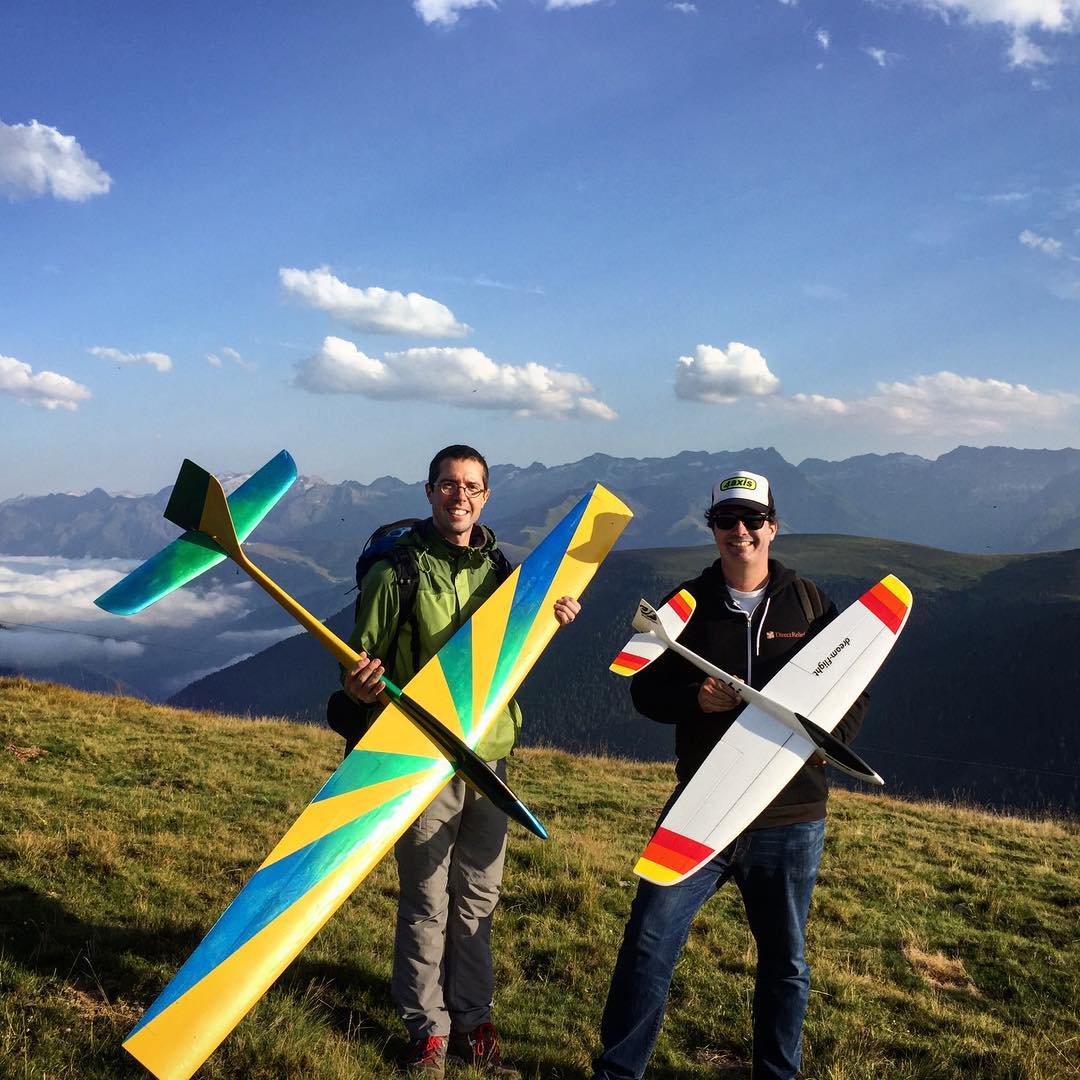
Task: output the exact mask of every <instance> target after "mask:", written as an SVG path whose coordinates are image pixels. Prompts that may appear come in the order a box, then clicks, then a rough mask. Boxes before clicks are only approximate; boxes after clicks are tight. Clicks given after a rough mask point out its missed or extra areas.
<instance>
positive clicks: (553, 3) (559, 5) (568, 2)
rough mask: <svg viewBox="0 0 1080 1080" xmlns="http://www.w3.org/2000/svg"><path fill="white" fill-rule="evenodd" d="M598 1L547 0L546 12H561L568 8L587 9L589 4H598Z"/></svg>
mask: <svg viewBox="0 0 1080 1080" xmlns="http://www.w3.org/2000/svg"><path fill="white" fill-rule="evenodd" d="M599 2H600V0H547V9H548V11H561V10H566V9H568V8H579V7H588V6H589V5H590V4H598V3H599Z"/></svg>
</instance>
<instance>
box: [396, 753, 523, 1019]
mask: <svg viewBox="0 0 1080 1080" xmlns="http://www.w3.org/2000/svg"><path fill="white" fill-rule="evenodd" d="M492 764H493V767H494V769H495V771H496V772H497V773H498V774H499V776H500V777H502V778H503V779H504V780H505V779H506V761H505V760H502V761H499V762H494V763H492ZM506 822H507V818H506V815H505V814H504V813H503V812H502V811H501V810H499V809H497V808H496V807H495V806H493V805H492V804H491V803H490V802H489V801H488V800H487V799H485V798H484V797H483V796H481V795H477V794H476V792H475V791H473V790H472V788H469V787H466V785H465V783H464V782H463V781H462V780H460V779H459V778H457V777H455V778H454V779H453V780H451V781H450V783H449V784H447V785H446V787H445V788H443V790H442V791H441V792H439V794H438V795H437V796H436V797H435V798H434V799H433V800H432V802H431V804H430V805H429V806H428V808H427V809H426V810H425V811H424V812H423V813H422V814H421V815H420V817H418V818H417V819H416V821H415V822H414V823H413V824H412V825H411V826H410V827H409V829H408V830H407V831H406V832H405V833H404V834H403V835H402V837H401V839H400V840H398V842H397V844H396V846H395V847H394V855H395V856H396V858H397V864H398V880H399V883H400V886H401V891H400V893H399V896H398V915H397V929H396V932H395V936H394V973H393V977H392V979H391V982H390V993H391V996H392V997H393V999H394V1004H395V1005H396V1006H397V1009H398V1012H399V1013H400V1015H401V1018H402V1020H403V1021H404V1022H405V1027H406V1029H407V1030H408V1032H409V1036H410V1038H413V1039H416V1038H421V1037H425V1036H428V1035H447V1034H449V1032H450V1028H451V1026H453V1027H454V1029H455V1030H461V1031H472V1030H473V1029H474V1028H475V1027H477V1026H478V1025H480V1024H483V1023H487V1022H488V1021H489V1020H490V1019H491V1000H492V997H493V995H494V991H495V978H494V974H493V972H492V964H491V917H492V914H493V913H494V911H495V905H496V904H497V903H498V900H499V886H500V885H501V883H502V873H503V859H504V857H505V855H506Z"/></svg>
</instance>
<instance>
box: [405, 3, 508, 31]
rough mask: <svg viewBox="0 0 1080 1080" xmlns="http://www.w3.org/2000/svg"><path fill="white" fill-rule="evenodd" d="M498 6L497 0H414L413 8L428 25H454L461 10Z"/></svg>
mask: <svg viewBox="0 0 1080 1080" xmlns="http://www.w3.org/2000/svg"><path fill="white" fill-rule="evenodd" d="M475 7H489V8H497V7H498V5H497V4H496V3H495V0H413V10H414V11H415V12H416V14H417V15H419V16H420V18H421V19H423V20H424V22H425V23H427V25H428V26H432V25H438V26H453V25H454V23H456V22H457V21H458V12H459V11H468V9H469V8H475Z"/></svg>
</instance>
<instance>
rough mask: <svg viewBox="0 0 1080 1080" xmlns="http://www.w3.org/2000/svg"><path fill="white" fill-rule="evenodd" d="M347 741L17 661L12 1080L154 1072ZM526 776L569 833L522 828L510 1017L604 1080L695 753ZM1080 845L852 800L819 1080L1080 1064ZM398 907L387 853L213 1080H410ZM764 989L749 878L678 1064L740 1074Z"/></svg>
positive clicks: (818, 1043)
mask: <svg viewBox="0 0 1080 1080" xmlns="http://www.w3.org/2000/svg"><path fill="white" fill-rule="evenodd" d="M339 746H340V744H339V742H338V741H337V739H336V738H335V737H334V736H332V735H331V734H329V733H326V732H322V731H318V730H312V729H310V728H304V727H299V726H296V725H293V724H289V723H282V722H277V721H266V722H251V721H241V720H237V719H234V718H230V717H223V716H213V715H207V714H197V713H188V712H182V711H178V710H171V709H164V708H157V707H153V706H149V705H147V704H146V703H144V702H141V701H137V700H135V699H130V698H114V697H105V696H97V695H87V694H81V693H79V692H76V691H73V690H69V689H66V688H62V687H57V686H51V685H44V684H36V683H31V682H28V681H25V680H20V679H0V1076H2V1077H4V1078H5V1080H6V1078H8V1077H10V1078H12V1080H31V1078H33V1080H39V1078H40V1080H44V1078H50V1080H53V1078H56V1080H59V1078H75V1077H78V1078H85V1080H94V1078H106V1077H109V1078H113V1077H137V1076H140V1075H144V1074H143V1073H142V1070H141V1069H140V1068H139V1067H138V1066H137V1065H136V1064H135V1063H134V1062H133V1061H131V1060H130V1059H129V1058H128V1057H127V1055H126V1054H125V1053H124V1052H123V1051H122V1049H121V1048H120V1042H121V1039H122V1037H123V1035H124V1034H125V1033H126V1032H127V1031H128V1030H129V1029H130V1028H131V1026H132V1025H133V1024H134V1022H135V1021H136V1020H137V1019H138V1017H139V1016H140V1014H141V1013H142V1011H143V1010H144V1009H145V1008H146V1006H147V1005H148V1004H149V1003H150V1002H151V1001H152V1000H153V998H154V997H155V996H156V995H157V993H158V992H159V991H160V990H161V988H162V987H163V986H164V984H165V983H166V982H167V981H168V979H169V978H170V977H171V976H172V974H173V973H174V972H175V970H176V968H177V967H178V966H179V964H180V963H181V962H182V961H183V960H184V958H185V957H186V956H187V954H188V953H189V952H190V951H191V949H192V948H193V947H194V946H195V945H196V944H197V943H198V941H199V940H200V939H201V937H202V935H203V934H204V933H205V931H206V930H207V929H208V927H209V926H210V925H211V923H212V922H213V921H214V920H215V919H216V918H217V916H218V915H219V914H220V912H221V911H222V910H223V909H224V907H225V906H226V905H227V904H228V902H229V901H230V900H231V899H232V897H233V896H234V895H235V894H236V892H237V890H238V889H239V887H240V885H241V884H242V883H243V882H244V881H245V880H246V878H247V877H248V876H249V875H250V874H251V873H252V871H253V870H254V869H255V867H256V866H257V865H258V864H259V863H260V862H261V860H262V858H263V857H264V855H265V854H266V852H267V851H268V850H269V848H270V847H271V846H272V844H273V843H274V842H275V841H276V840H277V839H278V838H279V836H280V835H281V834H282V833H283V832H284V830H285V828H286V827H287V826H288V825H289V824H290V822H291V821H292V820H293V818H295V817H296V815H297V814H298V813H299V812H300V810H301V809H302V808H303V806H304V805H305V804H306V802H307V800H308V799H309V798H310V796H311V795H312V793H313V792H314V791H315V790H316V788H317V787H318V786H319V784H320V783H321V782H322V780H323V779H324V778H325V776H326V775H327V774H328V773H329V771H330V770H331V769H332V768H333V767H334V766H335V765H336V764H337V762H338V760H339V757H340V749H339ZM27 751H29V752H27ZM38 751H40V752H38ZM511 774H512V780H513V783H514V785H515V787H516V788H518V789H519V790H520V791H521V792H522V794H523V795H524V797H525V798H526V799H527V801H528V802H529V804H530V806H531V807H532V808H533V809H534V811H536V812H537V813H538V815H539V817H540V818H541V820H542V821H544V823H545V824H546V825H547V827H548V829H549V831H550V832H551V834H552V839H551V840H550V841H548V842H547V843H546V844H545V843H540V842H538V841H536V840H534V839H533V838H531V837H529V836H528V835H526V834H525V833H524V832H523V831H521V830H519V829H516V828H512V831H511V844H510V857H509V861H508V866H507V872H506V881H505V887H504V895H503V903H502V904H501V906H500V909H499V913H498V914H497V916H496V927H495V937H496V957H497V968H498V970H497V980H498V991H497V1000H496V1021H497V1023H498V1025H499V1028H500V1031H501V1033H502V1036H503V1041H504V1045H505V1048H506V1049H507V1050H508V1051H509V1052H510V1054H511V1055H512V1056H513V1058H514V1059H515V1060H516V1061H517V1062H518V1064H519V1065H520V1066H521V1067H522V1068H523V1070H524V1072H525V1074H526V1075H527V1076H530V1077H553V1078H576V1080H581V1078H584V1077H587V1076H588V1075H589V1060H590V1058H591V1056H592V1054H593V1053H594V1052H595V1051H596V1048H597V1035H596V1032H597V1027H598V1023H599V1015H600V1010H601V1008H602V1006H603V1001H604V995H605V993H606V990H607V982H608V978H609V976H610V973H611V967H612V964H613V962H614V957H615V952H616V949H617V947H618V943H619V940H620V936H621V933H622V926H623V921H624V919H625V916H626V913H627V910H628V908H629V904H630V900H631V897H632V895H633V889H634V881H635V879H634V878H633V876H632V874H631V872H630V868H631V866H632V865H633V861H634V858H635V857H636V855H637V853H638V852H639V851H640V848H641V846H642V845H643V843H644V842H645V840H646V839H647V837H648V834H649V832H650V828H651V824H652V822H653V820H654V818H655V816H656V814H657V813H658V811H659V809H660V807H661V806H662V804H663V802H664V800H665V798H666V797H667V795H668V793H669V789H670V786H671V775H670V767H669V766H664V765H643V764H637V763H628V762H624V761H613V760H606V759H598V758H579V757H573V756H570V755H568V754H565V753H561V752H558V751H550V750H532V751H527V752H522V753H520V754H518V755H516V756H515V759H514V761H513V762H512V764H511ZM1078 839H1080V827H1078V826H1077V825H1076V824H1075V823H1066V822H1054V821H1035V820H1024V819H1018V818H1005V817H995V816H992V815H988V814H985V813H982V812H975V811H972V810H967V809H963V808H957V807H953V806H944V805H929V804H908V803H903V802H899V801H896V800H891V799H888V798H882V797H876V796H874V797H871V796H865V795H855V794H848V793H844V792H838V793H836V794H835V795H834V798H833V801H832V808H831V814H830V819H829V834H828V840H827V843H826V854H825V858H824V861H823V865H822V872H821V877H820V883H819V885H818V888H817V891H816V893H815V898H814V907H813V910H812V913H811V921H810V931H809V954H810V959H811V963H812V965H813V972H814V974H813V993H812V998H811V1004H810V1011H809V1015H808V1019H807V1025H806V1055H805V1075H806V1076H807V1077H817V1078H832V1080H858V1078H865V1080H869V1078H871V1077H873V1078H880V1077H886V1076H887V1077H890V1078H949V1077H957V1078H959V1077H965V1078H970V1077H979V1078H984V1077H1002V1078H1004V1077H1010V1078H1011V1077H1031V1078H1046V1080H1049V1078H1055V1080H1056V1078H1059V1077H1064V1076H1073V1075H1078V1074H1080V1024H1078V1020H1077V1015H1076V1014H1077V1002H1078V1001H1080V945H1078V941H1077V914H1078V912H1080V869H1078V862H1077V854H1078V850H1080V844H1078ZM394 903H395V880H394V873H393V866H392V861H385V862H384V863H383V864H382V865H381V866H380V867H379V868H378V869H377V870H376V872H375V873H374V874H373V875H372V876H371V877H370V878H369V879H368V880H367V881H365V882H364V883H363V884H362V885H361V886H360V888H359V889H358V890H357V891H356V893H355V894H354V895H353V897H352V898H351V899H350V900H349V901H348V902H347V903H346V904H345V905H344V906H343V907H342V909H341V910H340V911H339V912H338V913H337V915H335V916H334V918H332V919H331V921H330V922H329V924H328V925H327V927H326V928H325V929H324V930H323V932H322V933H321V934H320V935H319V936H318V937H317V938H316V939H315V940H314V941H313V942H312V943H311V945H309V946H308V948H307V949H306V950H305V951H304V952H303V953H302V954H301V956H300V958H299V959H298V960H297V961H296V962H295V963H294V964H293V965H292V966H291V967H290V968H289V969H288V970H287V971H286V973H285V974H284V975H283V976H282V978H281V979H280V980H279V981H278V983H277V984H276V985H275V986H274V987H273V988H272V989H271V990H270V992H269V993H268V994H267V995H266V996H265V998H264V999H263V1000H262V1002H260V1004H259V1005H258V1006H256V1008H255V1009H254V1010H253V1011H252V1013H251V1014H250V1015H249V1016H248V1017H247V1018H246V1019H245V1020H244V1021H243V1022H242V1023H241V1024H240V1025H239V1027H238V1028H237V1029H236V1031H235V1032H234V1033H233V1034H232V1035H231V1036H230V1037H229V1038H227V1039H226V1040H225V1042H224V1043H223V1044H222V1046H221V1047H220V1048H219V1049H218V1051H217V1052H216V1053H215V1054H214V1055H213V1056H212V1057H211V1059H210V1061H209V1062H208V1063H207V1064H206V1065H205V1066H204V1068H203V1070H202V1071H201V1072H200V1074H199V1075H200V1077H207V1078H219V1080H224V1078H232V1077H238V1076H243V1077H245V1078H246V1080H260V1078H266V1080H271V1078H273V1080H280V1078H282V1077H293V1076H295V1077H316V1078H327V1080H330V1078H340V1080H345V1078H350V1080H357V1078H360V1080H364V1078H372V1080H374V1078H384V1077H386V1076H388V1075H390V1074H391V1070H392V1063H393V1060H394V1058H395V1056H396V1055H397V1053H398V1052H399V1050H400V1049H401V1047H402V1045H403V1037H402V1033H401V1029H400V1027H399V1024H398V1021H397V1019H396V1017H395V1015H394V1011H393V1008H392V1006H391V1004H390V1002H389V997H388V992H387V986H388V981H389V973H390V950H391V937H392V933H393V920H394ZM752 981H753V946H752V942H751V939H750V936H749V933H748V931H747V930H746V926H745V922H744V920H743V917H742V912H741V904H740V901H739V898H738V893H737V891H736V890H735V889H734V888H733V887H731V886H728V887H727V888H725V889H724V890H722V891H721V892H720V894H718V895H717V896H716V897H715V898H714V899H713V900H712V901H711V902H710V903H709V904H708V905H706V907H705V909H704V910H703V912H702V914H701V916H700V917H699V919H698V921H697V923H696V924H695V926H694V929H693V931H692V933H691V937H690V941H689V944H688V946H687V948H686V950H685V952H684V954H683V957H682V959H681V961H680V963H679V966H678V968H677V971H676V977H675V982H674V988H673V993H672V998H671V1003H670V1006H669V1009H668V1014H667V1019H666V1022H665V1025H664V1029H663V1031H662V1034H661V1038H660V1043H659V1046H658V1048H657V1053H656V1055H655V1057H654V1059H653V1068H652V1072H651V1075H652V1076H655V1077H658V1078H661V1077H666V1078H686V1080H689V1078H691V1077H695V1078H696V1077H701V1076H704V1075H715V1074H717V1073H719V1074H720V1075H725V1073H726V1075H729V1076H735V1075H738V1072H737V1071H736V1067H737V1066H739V1065H743V1064H745V1063H747V1062H748V1060H749V1052H750V1045H749V1032H750V1015H749V999H750V994H751V990H752ZM727 1066H731V1067H732V1071H730V1072H727V1071H726V1069H725V1067H727ZM459 1075H460V1076H461V1077H463V1078H464V1077H468V1076H469V1074H468V1073H465V1072H463V1073H460V1074H459Z"/></svg>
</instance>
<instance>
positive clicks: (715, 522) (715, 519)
mask: <svg viewBox="0 0 1080 1080" xmlns="http://www.w3.org/2000/svg"><path fill="white" fill-rule="evenodd" d="M771 520H772V519H771V518H770V517H769V515H768V514H713V515H712V517H710V518H709V524H710V525H711V526H712V527H713V528H714V529H719V530H720V531H721V532H728V531H729V530H731V529H734V528H735V527H736V526H737V525H738V524H739V522H740V521H741V522H742V523H743V524H744V525H745V526H746V527H747V529H748V530H749V531H750V532H757V531H758V529H760V528H761V527H762V526H763V525H764V524H765V522H766V521H771Z"/></svg>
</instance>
